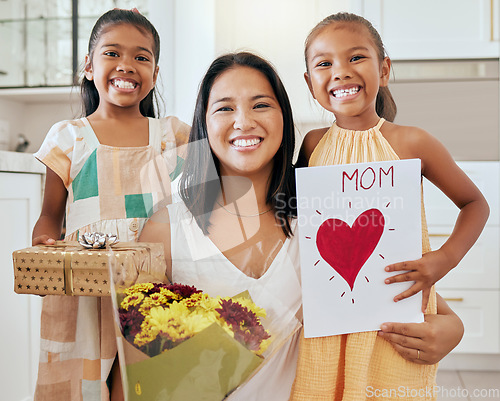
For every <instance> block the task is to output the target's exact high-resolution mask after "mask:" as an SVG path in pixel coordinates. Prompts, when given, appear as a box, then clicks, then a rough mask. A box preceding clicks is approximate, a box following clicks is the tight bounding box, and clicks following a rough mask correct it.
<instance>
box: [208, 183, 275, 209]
mask: <svg viewBox="0 0 500 401" xmlns="http://www.w3.org/2000/svg"><path fill="white" fill-rule="evenodd" d="M268 184H269V183H268V180H259V179H252V178H250V177H245V176H234V175H226V176H221V194H220V196H219V197H218V202H219V203H220V204H222V205H230V207H232V208H233V209H235V210H234V211H235V212H236V211H239V213H240V214H245V215H252V214H258V213H261V212H264V211H266V210H269V205H267V202H266V196H267V190H268Z"/></svg>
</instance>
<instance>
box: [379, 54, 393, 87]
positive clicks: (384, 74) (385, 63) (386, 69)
mask: <svg viewBox="0 0 500 401" xmlns="http://www.w3.org/2000/svg"><path fill="white" fill-rule="evenodd" d="M391 64H392V63H391V59H390V58H389V57H385V58H384V60H382V65H381V68H380V86H387V85H389V78H390V77H391Z"/></svg>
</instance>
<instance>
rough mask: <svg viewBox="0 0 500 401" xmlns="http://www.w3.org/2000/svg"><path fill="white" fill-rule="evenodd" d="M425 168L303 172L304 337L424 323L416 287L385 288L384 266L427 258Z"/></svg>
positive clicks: (400, 164)
mask: <svg viewBox="0 0 500 401" xmlns="http://www.w3.org/2000/svg"><path fill="white" fill-rule="evenodd" d="M420 175H421V173H420V160H419V159H411V160H398V161H384V162H372V163H357V164H347V165H337V166H324V167H323V166H322V167H307V168H300V169H297V171H296V178H297V207H298V226H299V227H298V228H299V230H298V234H297V235H298V236H299V246H300V259H301V260H300V261H301V272H302V297H303V305H304V335H305V337H322V336H329V335H336V334H343V333H353V332H361V331H371V330H379V329H380V324H381V323H383V322H391V321H393V322H415V323H419V322H422V321H423V314H422V312H421V304H422V294H421V293H419V294H417V295H414V296H412V297H410V298H407V299H405V300H403V301H399V302H394V300H393V298H394V296H396V295H397V294H400V293H401V292H403V291H404V290H405V289H407V288H409V287H410V286H411V284H412V283H408V282H406V283H394V284H390V285H388V284H385V283H384V280H385V279H386V278H387V277H389V276H391V275H394V274H395V273H394V272H393V273H387V272H385V270H384V268H385V266H387V265H389V264H392V263H396V262H401V261H405V260H414V259H418V258H420V257H421V256H422V239H421V238H422V232H421V209H420V208H421V192H420Z"/></svg>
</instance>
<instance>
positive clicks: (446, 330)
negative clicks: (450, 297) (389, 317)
mask: <svg viewBox="0 0 500 401" xmlns="http://www.w3.org/2000/svg"><path fill="white" fill-rule="evenodd" d="M437 302H438V314H437V315H425V322H424V323H383V324H382V326H381V331H379V333H378V334H379V335H380V336H382V338H384V339H386V340H387V341H389V342H390V343H391V345H392V346H393V347H394V349H395V350H396V351H397V352H399V354H401V356H402V357H403V358H405V359H406V360H408V361H411V362H414V363H418V364H424V365H431V364H435V363H437V362H439V361H440V360H441V359H443V358H444V357H445V356H446V355H447V354H448V353H450V351H451V350H453V348H455V347H456V346H457V345H458V343H459V342H460V340H461V339H462V336H463V333H464V326H463V324H462V321H461V320H460V318H459V317H458V316H457V315H456V314H455V313H454V312H453V311H452V310H451V308H450V307H449V306H448V305H447V304H446V302H445V301H444V300H443V298H441V297H440V296H439V295H437Z"/></svg>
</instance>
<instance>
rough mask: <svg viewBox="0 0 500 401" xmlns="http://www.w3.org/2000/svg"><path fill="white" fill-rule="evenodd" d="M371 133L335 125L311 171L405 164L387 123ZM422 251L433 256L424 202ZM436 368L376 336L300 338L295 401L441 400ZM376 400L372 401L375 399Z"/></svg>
mask: <svg viewBox="0 0 500 401" xmlns="http://www.w3.org/2000/svg"><path fill="white" fill-rule="evenodd" d="M384 121H385V120H384V119H380V121H379V123H378V124H377V125H376V126H375V127H373V128H371V129H369V130H367V131H352V130H346V129H343V128H340V127H338V126H337V125H336V124H334V125H333V126H332V127H331V128H330V129H329V131H328V132H327V133H326V134H325V135H324V136H323V138H322V139H321V140H320V142H319V143H318V145H317V146H316V148H315V150H314V152H313V154H312V155H311V158H310V161H309V166H326V165H334V164H350V163H362V162H369V161H385V160H399V157H398V155H397V154H396V152H395V151H394V149H392V147H391V146H390V144H389V143H388V142H387V140H386V139H385V138H384V137H383V135H382V133H381V132H380V127H381V126H382V124H383V123H384ZM421 215H422V250H423V252H424V253H426V252H428V251H430V245H429V236H428V233H427V224H426V220H425V211H424V207H423V202H422V214H421ZM436 311H437V306H436V293H435V291H434V288H433V290H432V291H431V297H430V300H429V306H428V308H427V311H426V313H433V314H435V313H436ZM436 371H437V364H436V365H420V364H416V363H413V362H409V361H407V360H405V359H404V358H403V357H401V355H399V354H398V353H397V352H396V351H395V350H394V349H393V347H392V346H391V345H390V344H389V342H387V341H386V340H384V339H382V338H381V337H379V336H377V332H376V331H370V332H363V333H352V334H343V335H337V336H330V337H317V338H307V339H306V338H304V337H303V336H302V337H301V339H300V346H299V361H298V364H297V375H296V379H295V382H294V387H293V390H292V396H291V400H295V401H299V400H300V401H305V400H310V401H313V400H314V401H326V400H328V401H340V400H342V401H360V400H365V399H373V397H375V396H376V399H377V400H393V399H396V398H397V399H398V400H415V401H417V400H419V401H421V400H435V395H434V392H433V390H434V387H435V384H436V383H435V376H436ZM370 396H371V397H370Z"/></svg>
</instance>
